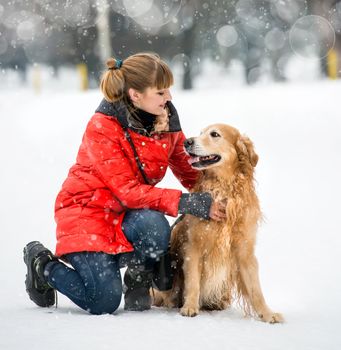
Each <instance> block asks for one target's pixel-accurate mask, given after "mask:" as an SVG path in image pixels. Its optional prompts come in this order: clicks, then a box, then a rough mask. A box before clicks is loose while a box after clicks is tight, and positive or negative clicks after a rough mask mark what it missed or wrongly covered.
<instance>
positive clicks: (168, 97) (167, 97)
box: [166, 90, 172, 101]
mask: <svg viewBox="0 0 341 350" xmlns="http://www.w3.org/2000/svg"><path fill="white" fill-rule="evenodd" d="M166 100H167V101H172V94H171V93H170V91H169V90H167V93H166Z"/></svg>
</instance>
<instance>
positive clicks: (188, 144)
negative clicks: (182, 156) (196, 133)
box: [184, 137, 194, 149]
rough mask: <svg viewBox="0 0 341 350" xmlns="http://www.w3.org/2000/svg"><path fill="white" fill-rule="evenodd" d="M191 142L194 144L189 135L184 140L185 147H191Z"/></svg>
mask: <svg viewBox="0 0 341 350" xmlns="http://www.w3.org/2000/svg"><path fill="white" fill-rule="evenodd" d="M193 144H194V140H193V137H190V138H189V139H186V140H185V142H184V146H185V148H186V149H187V148H189V147H191V146H192V145H193Z"/></svg>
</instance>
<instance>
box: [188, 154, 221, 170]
mask: <svg viewBox="0 0 341 350" xmlns="http://www.w3.org/2000/svg"><path fill="white" fill-rule="evenodd" d="M189 155H190V156H191V158H190V159H189V160H188V163H189V164H191V166H192V167H193V168H205V167H207V166H209V165H212V164H215V163H218V162H219V161H220V159H221V157H220V156H219V155H218V154H211V155H209V156H197V155H196V154H193V153H189Z"/></svg>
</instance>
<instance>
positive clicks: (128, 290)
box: [123, 266, 153, 311]
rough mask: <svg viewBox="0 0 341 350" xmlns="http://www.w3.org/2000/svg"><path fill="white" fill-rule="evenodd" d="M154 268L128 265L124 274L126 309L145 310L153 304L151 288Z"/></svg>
mask: <svg viewBox="0 0 341 350" xmlns="http://www.w3.org/2000/svg"><path fill="white" fill-rule="evenodd" d="M152 277H153V271H152V270H144V269H143V267H141V266H138V267H128V268H127V271H126V273H125V274H124V279H123V280H124V287H123V288H124V291H125V295H124V310H128V311H144V310H149V309H150V308H151V306H152V298H151V296H150V294H149V290H150V288H151V286H152Z"/></svg>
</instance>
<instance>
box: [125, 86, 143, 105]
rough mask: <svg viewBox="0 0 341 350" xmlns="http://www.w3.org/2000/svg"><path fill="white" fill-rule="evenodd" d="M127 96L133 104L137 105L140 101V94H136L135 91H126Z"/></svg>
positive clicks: (131, 89)
mask: <svg viewBox="0 0 341 350" xmlns="http://www.w3.org/2000/svg"><path fill="white" fill-rule="evenodd" d="M128 95H129V97H130V100H131V101H132V102H135V103H139V101H140V99H141V93H140V92H138V91H137V90H135V89H133V88H130V89H128Z"/></svg>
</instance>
